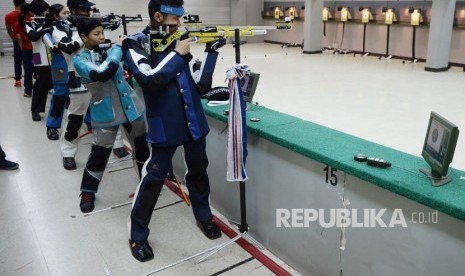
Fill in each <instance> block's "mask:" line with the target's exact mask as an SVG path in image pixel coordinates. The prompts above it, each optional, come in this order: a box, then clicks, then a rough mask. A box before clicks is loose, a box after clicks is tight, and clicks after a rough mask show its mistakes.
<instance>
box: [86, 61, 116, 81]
mask: <svg viewBox="0 0 465 276" xmlns="http://www.w3.org/2000/svg"><path fill="white" fill-rule="evenodd" d="M118 68H119V64H118V63H116V62H113V61H112V62H110V63H109V64H108V67H107V69H105V70H104V71H102V72H100V73H99V72H97V71H95V70H92V71H90V73H89V77H90V79H91V80H93V81H99V82H106V81H108V80H109V79H111V78H112V77H113V76H114V75H115V73H116V71H118Z"/></svg>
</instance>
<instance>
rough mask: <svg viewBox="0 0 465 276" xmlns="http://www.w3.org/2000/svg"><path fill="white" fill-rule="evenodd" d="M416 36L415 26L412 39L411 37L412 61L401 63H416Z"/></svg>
mask: <svg viewBox="0 0 465 276" xmlns="http://www.w3.org/2000/svg"><path fill="white" fill-rule="evenodd" d="M416 35H417V26H415V25H414V26H413V37H412V60H410V61H405V60H404V61H402V63H416V62H417V59H416V58H415V40H416Z"/></svg>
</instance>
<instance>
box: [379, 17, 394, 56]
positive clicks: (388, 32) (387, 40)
mask: <svg viewBox="0 0 465 276" xmlns="http://www.w3.org/2000/svg"><path fill="white" fill-rule="evenodd" d="M390 34H391V24H387V32H386V55H385V56H384V57H379V59H388V60H389V59H391V58H392V56H391V55H390V54H389V37H390Z"/></svg>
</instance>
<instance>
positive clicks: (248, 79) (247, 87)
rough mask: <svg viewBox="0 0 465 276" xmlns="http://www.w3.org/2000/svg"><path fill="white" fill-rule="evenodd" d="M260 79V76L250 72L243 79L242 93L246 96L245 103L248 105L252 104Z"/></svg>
mask: <svg viewBox="0 0 465 276" xmlns="http://www.w3.org/2000/svg"><path fill="white" fill-rule="evenodd" d="M259 79H260V74H258V73H253V72H248V73H247V74H246V75H245V76H244V77H243V78H242V79H241V88H242V93H243V94H244V101H245V102H246V103H250V102H252V99H253V96H254V95H255V90H257V85H258V80H259Z"/></svg>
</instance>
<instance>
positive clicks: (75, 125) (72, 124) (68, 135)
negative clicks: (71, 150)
mask: <svg viewBox="0 0 465 276" xmlns="http://www.w3.org/2000/svg"><path fill="white" fill-rule="evenodd" d="M83 118H84V116H83V115H75V114H69V116H68V126H67V127H66V132H65V139H66V141H73V140H74V139H76V138H77V137H78V135H79V129H80V128H81V125H82V120H83Z"/></svg>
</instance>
